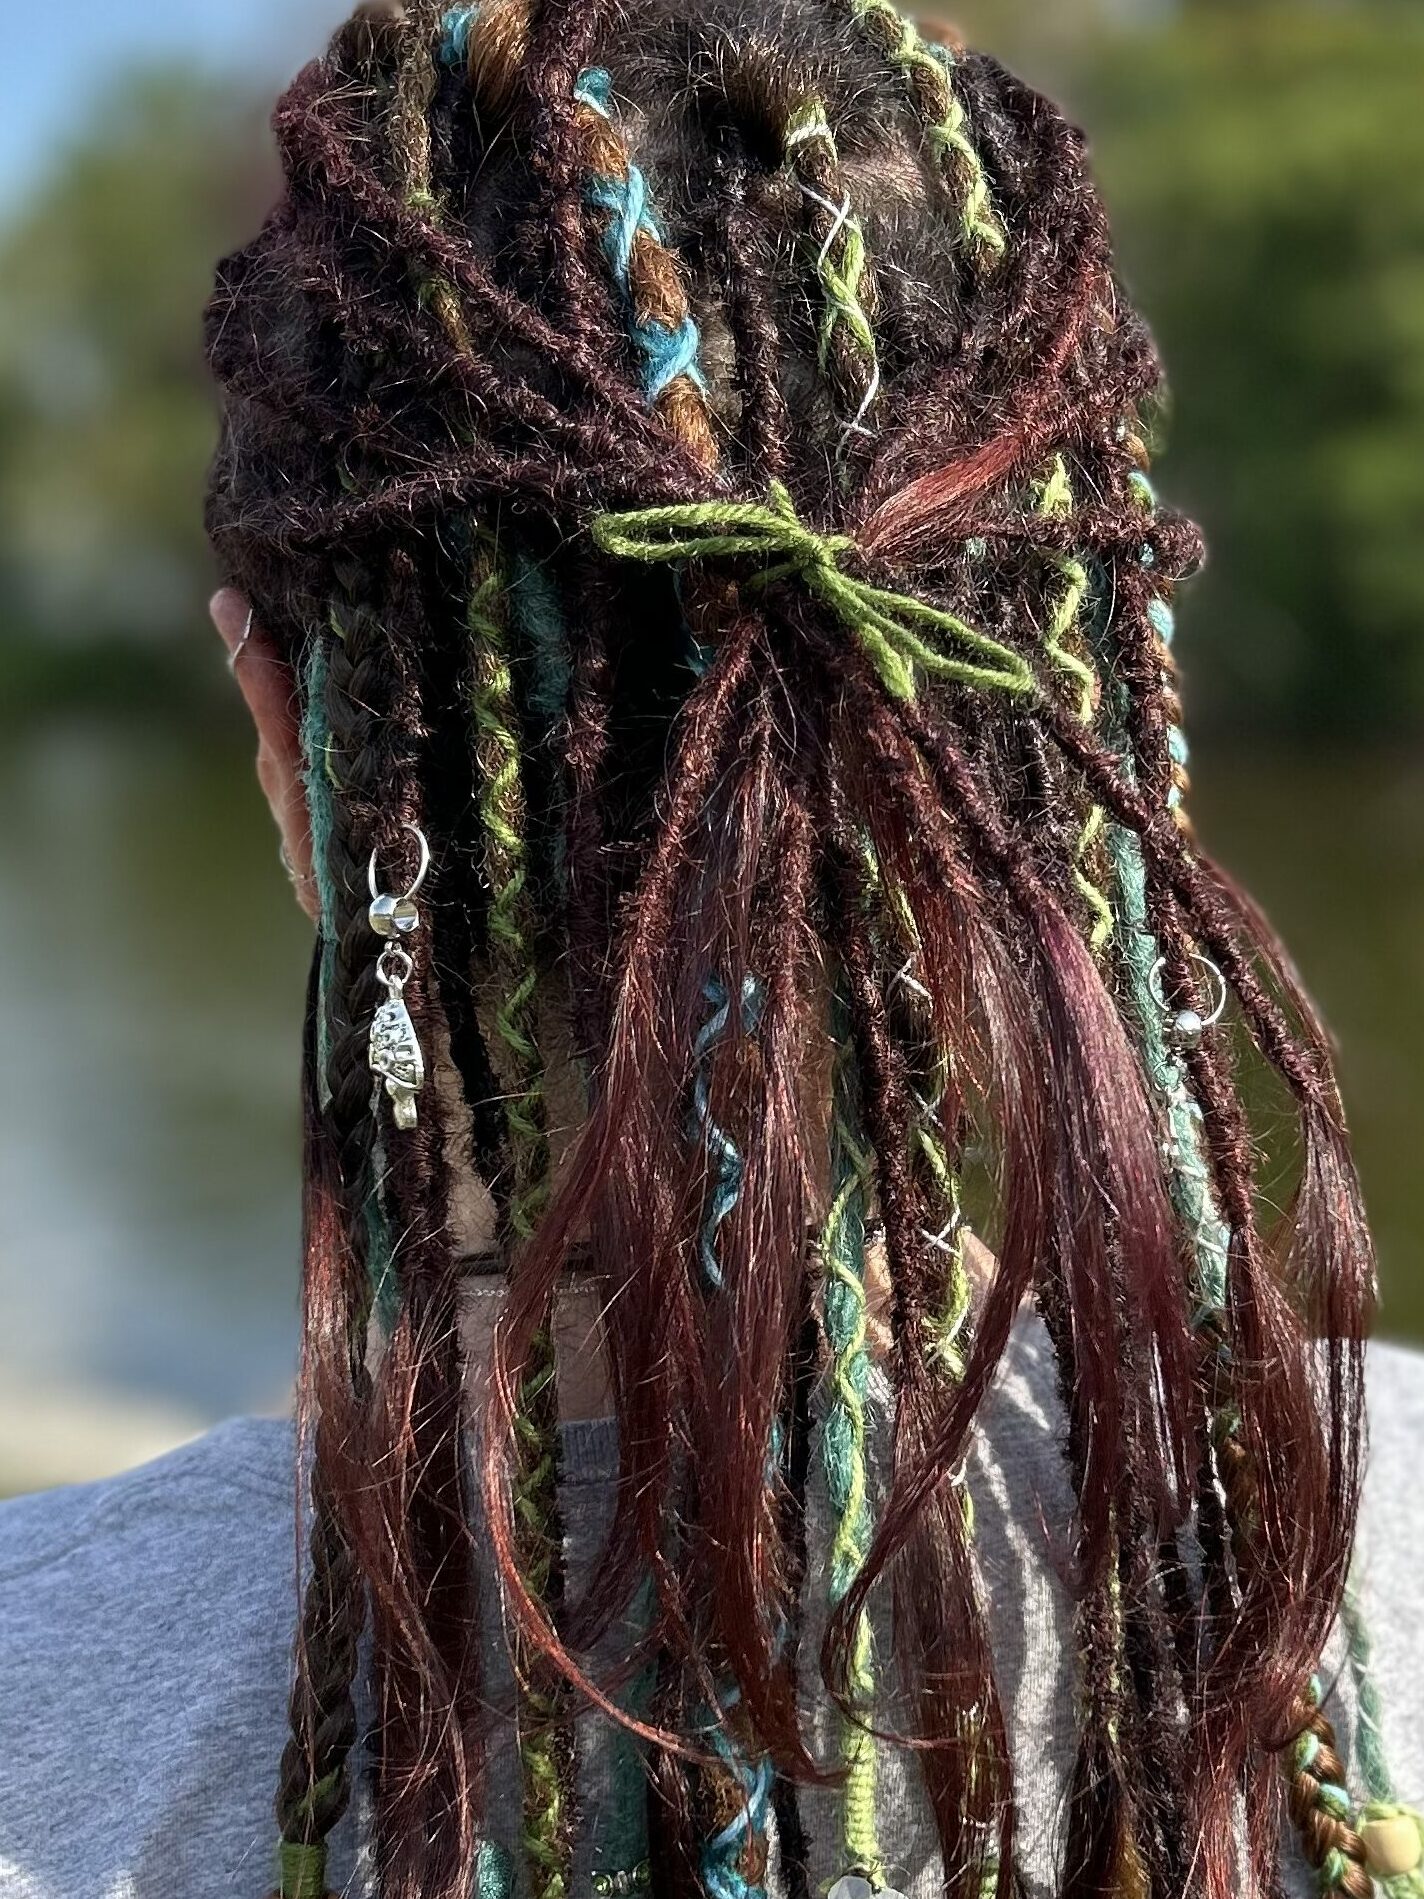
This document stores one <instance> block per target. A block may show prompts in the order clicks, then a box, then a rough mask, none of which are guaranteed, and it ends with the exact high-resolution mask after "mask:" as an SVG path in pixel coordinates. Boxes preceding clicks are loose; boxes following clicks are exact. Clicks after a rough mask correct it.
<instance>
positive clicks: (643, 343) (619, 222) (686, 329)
mask: <svg viewBox="0 0 1424 1899" xmlns="http://www.w3.org/2000/svg"><path fill="white" fill-rule="evenodd" d="M574 98H575V99H576V100H578V102H579V103H580V104H581V105H585V106H587V107H588V108H589V109H590V110H591V111H593V112H597V113H598V114H599V116H600V117H601V118H605V119H611V118H612V116H613V80H612V76H611V75H610V74H609V73H607V72H605V71H604V69H603V68H602V67H601V66H591V67H589V68H588V70H587V71H586V72H585V73H583V74H582V75H581V77H580V79H579V82H578V84H577V86H575V88H574ZM586 195H587V198H588V201H589V203H590V204H591V205H593V206H594V208H595V209H596V210H599V211H606V212H607V213H608V224H607V227H606V228H605V230H604V233H603V252H604V255H605V256H606V257H607V259H608V263H609V267H610V269H611V270H612V272H613V276H614V281H615V282H616V283H617V285H618V287H619V289H620V291H621V292H622V293H623V297H624V299H625V301H626V302H627V304H628V306H629V309H630V311H631V310H632V307H633V301H634V299H633V287H632V282H631V276H630V273H631V268H632V262H633V246H634V244H635V243H636V241H637V238H638V234H639V232H640V231H642V232H646V233H647V235H648V236H649V237H650V238H652V239H653V241H654V242H655V243H658V244H661V243H662V242H663V234H662V229H661V227H660V225H659V224H658V221H657V219H656V217H655V216H654V214H653V209H652V205H651V203H650V201H649V195H648V181H647V179H646V178H645V177H644V175H643V173H642V172H641V171H640V170H639V169H638V167H637V166H636V165H634V164H632V163H630V164H629V166H628V176H627V177H626V178H613V177H609V176H607V175H600V176H595V177H593V178H590V179H589V181H588V185H587V187H586ZM628 328H629V335H630V336H631V337H632V340H633V344H634V347H635V348H636V350H637V352H638V359H639V363H640V365H641V369H642V385H643V394H644V395H645V396H646V397H647V399H648V401H649V402H650V403H651V402H656V401H657V399H658V397H659V396H660V395H661V394H662V393H663V391H664V390H665V389H666V388H667V387H668V386H669V384H671V383H674V382H676V381H677V379H678V377H679V376H690V377H691V378H692V380H693V382H694V383H696V385H697V387H698V388H699V389H705V388H706V387H707V384H706V381H705V379H704V377H703V374H702V369H701V364H700V357H701V351H702V338H701V335H700V333H699V331H698V328H697V324H696V323H695V322H694V321H693V319H692V318H691V317H688V318H686V319H685V321H683V322H682V323H680V324H677V325H676V326H673V325H669V324H666V323H661V322H657V321H655V320H648V321H644V320H642V319H640V318H638V317H637V316H630V320H629V326H628Z"/></svg>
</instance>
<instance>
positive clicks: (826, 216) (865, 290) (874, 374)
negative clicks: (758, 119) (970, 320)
mask: <svg viewBox="0 0 1424 1899" xmlns="http://www.w3.org/2000/svg"><path fill="white" fill-rule="evenodd" d="M786 159H787V163H788V164H789V165H790V167H791V171H792V174H793V176H794V177H795V179H796V183H797V185H798V186H799V188H800V190H801V194H802V196H803V197H804V198H805V200H806V207H807V211H808V214H809V216H808V224H809V227H810V231H811V235H812V238H813V240H819V249H818V251H817V254H816V274H817V276H818V278H819V279H820V285H821V296H822V311H821V319H820V323H819V324H818V326H817V333H818V345H817V359H818V361H819V363H820V367H821V373H822V375H824V376H828V377H830V378H831V379H832V381H833V383H834V385H835V388H836V394H837V398H838V402H839V406H840V408H841V410H842V412H843V416H844V424H845V426H844V434H843V436H842V446H843V447H844V446H846V445H847V444H848V443H849V441H850V438H851V437H852V436H855V435H861V436H868V435H869V434H870V433H871V431H870V429H869V427H868V418H869V416H870V413H871V410H872V409H873V408H874V406H875V399H876V397H877V396H878V395H879V393H880V354H879V350H878V349H877V347H876V342H875V330H874V327H873V325H872V323H871V309H872V304H873V284H872V281H871V277H870V267H869V259H868V254H867V252H866V247H865V232H864V231H863V229H862V228H861V223H860V219H859V218H858V217H857V216H856V215H855V213H854V211H853V210H852V209H851V202H850V194H849V193H848V192H847V191H846V189H845V186H844V182H843V180H842V178H841V170H840V154H839V152H838V151H837V149H836V140H835V134H834V133H833V132H832V131H831V127H830V123H829V121H828V120H827V118H826V111H825V107H824V106H823V105H822V103H821V101H820V100H819V99H808V100H807V101H806V103H805V104H804V105H802V106H800V107H798V109H797V110H796V111H795V112H794V113H793V114H792V116H791V121H790V123H789V125H788V126H787V128H786Z"/></svg>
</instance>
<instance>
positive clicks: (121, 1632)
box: [0, 1318, 1424, 1899]
mask: <svg viewBox="0 0 1424 1899" xmlns="http://www.w3.org/2000/svg"><path fill="white" fill-rule="evenodd" d="M1369 1384H1370V1402H1371V1415H1372V1444H1373V1448H1372V1456H1371V1463H1370V1470H1369V1477H1368V1481H1367V1485H1366V1495H1365V1511H1364V1521H1363V1528H1362V1541H1361V1551H1360V1562H1359V1567H1358V1571H1357V1576H1358V1580H1359V1581H1360V1583H1361V1586H1362V1589H1363V1593H1364V1598H1365V1604H1366V1610H1367V1614H1368V1616H1369V1619H1370V1624H1371V1631H1372V1634H1373V1636H1374V1640H1375V1645H1376V1653H1377V1671H1378V1681H1379V1685H1380V1688H1381V1691H1382V1694H1383V1698H1384V1738H1385V1743H1386V1746H1387V1749H1388V1752H1389V1755H1390V1758H1391V1764H1392V1766H1393V1769H1394V1774H1395V1779H1396V1781H1397V1783H1398V1788H1399V1792H1400V1795H1401V1797H1402V1798H1405V1799H1407V1800H1410V1801H1411V1804H1416V1805H1417V1804H1418V1803H1419V1802H1420V1800H1421V1799H1424V1744H1422V1742H1421V1737H1424V1640H1421V1630H1424V1565H1421V1563H1420V1560H1419V1559H1420V1552H1421V1549H1424V1485H1421V1483H1420V1478H1419V1473H1420V1465H1421V1460H1424V1358H1421V1357H1418V1356H1416V1355H1414V1354H1412V1353H1409V1352H1405V1351H1401V1350H1399V1349H1397V1348H1391V1347H1388V1346H1382V1345H1381V1346H1375V1347H1374V1348H1372V1352H1371V1362H1370V1376H1369ZM1061 1443H1062V1420H1061V1417H1060V1413H1059V1408H1058V1404H1057V1400H1056V1395H1055V1389H1054V1375H1053V1367H1052V1362H1051V1355H1050V1353H1049V1350H1048V1346H1047V1342H1046V1340H1045V1338H1044V1335H1043V1333H1042V1331H1041V1329H1040V1327H1039V1326H1038V1323H1037V1321H1036V1320H1032V1319H1029V1318H1025V1319H1023V1320H1021V1321H1020V1323H1019V1324H1018V1326H1017V1327H1016V1330H1015V1333H1014V1336H1013V1339H1012V1341H1011V1344H1010V1348H1009V1352H1008V1354H1007V1357H1006V1361H1005V1364H1004V1366H1003V1369H1002V1371H1001V1374H1000V1377H999V1379H998V1382H997V1384H996V1385H995V1388H994V1391H993V1394H992V1396H991V1399H990V1401H989V1405H988V1407H987V1410H986V1414H985V1417H984V1420H983V1429H982V1432H981V1435H980V1440H979V1444H978V1447H977V1450H976V1453H975V1457H974V1460H973V1462H972V1464H971V1467H970V1481H971V1487H972V1490H973V1493H974V1499H975V1505H976V1515H977V1526H976V1536H977V1545H978V1550H979V1555H980V1561H981V1567H982V1573H983V1579H984V1586H985V1591H986V1595H987V1598H988V1601H989V1605H990V1620H991V1629H992V1633H993V1638H994V1647H995V1658H996V1669H997V1675H998V1680H999V1684H1000V1688H1001V1692H1002V1694H1003V1697H1004V1700H1005V1705H1006V1709H1007V1712H1008V1716H1009V1721H1010V1727H1011V1732H1012V1737H1013V1742H1014V1750H1015V1761H1016V1771H1017V1774H1018V1783H1019V1789H1020V1794H1021V1798H1022V1822H1021V1835H1020V1842H1021V1856H1022V1861H1023V1864H1024V1867H1025V1870H1026V1872H1027V1874H1028V1876H1029V1878H1030V1881H1031V1883H1032V1884H1033V1886H1034V1888H1035V1889H1036V1890H1037V1891H1043V1890H1046V1889H1048V1887H1049V1884H1050V1882H1051V1879H1052V1869H1053V1865H1054V1853H1055V1848H1056V1845H1057V1843H1058V1841H1059V1839H1060V1835H1061V1818H1062V1814H1061V1801H1062V1792H1063V1785H1064V1777H1065V1770H1066V1768H1067V1766H1068V1764H1069V1762H1070V1760H1071V1754H1072V1747H1073V1686H1072V1680H1071V1657H1070V1651H1069V1649H1068V1647H1067V1645H1066V1644H1065V1640H1064V1634H1065V1629H1066V1626H1067V1623H1066V1611H1067V1598H1066V1596H1065V1594H1064V1591H1063V1589H1062V1586H1061V1584H1060V1581H1059V1575H1058V1571H1059V1569H1060V1568H1061V1565H1062V1558H1063V1553H1064V1551H1065V1549H1066V1547H1067V1527H1068V1524H1069V1520H1070V1504H1071V1496H1070V1492H1069V1489H1068V1486H1067V1483H1066V1478H1065V1472H1064V1464H1063V1457H1062V1449H1061ZM564 1451H565V1465H564V1468H565V1476H566V1483H567V1490H566V1497H565V1520H566V1523H567V1527H568V1535H569V1561H570V1568H571V1570H575V1571H576V1570H577V1568H578V1567H579V1565H580V1564H584V1565H586V1564H587V1563H588V1562H589V1561H590V1559H591V1557H592V1555H593V1554H594V1552H595V1551H596V1548H597V1543H598V1530H599V1524H600V1522H601V1520H602V1513H603V1508H604V1505H605V1504H606V1499H607V1479H608V1476H609V1473H610V1472H611V1470H612V1469H613V1466H614V1461H615V1447H614V1439H613V1433H612V1428H611V1426H609V1425H608V1424H607V1423H600V1422H593V1423H583V1424H574V1425H570V1426H567V1427H566V1430H565V1444H564ZM293 1490H294V1482H293V1440H292V1430H291V1426H290V1425H289V1424H287V1423H282V1422H275V1421H256V1420H243V1421H240V1422H236V1423H232V1424H227V1425H224V1426H222V1427H221V1428H220V1429H218V1430H216V1431H213V1432H212V1433H210V1434H209V1435H208V1436H207V1437H205V1438H203V1439H201V1440H200V1441H199V1442H197V1443H195V1444H191V1445H189V1446H187V1447H186V1448H184V1449H182V1450H179V1451H176V1452H174V1453H173V1454H172V1455H171V1456H169V1457H165V1458H162V1459H161V1460H160V1461H159V1462H157V1463H155V1464H151V1465H148V1466H147V1467H146V1468H144V1469H141V1470H136V1471H133V1472H131V1473H129V1474H128V1475H126V1476H123V1477H119V1478H116V1479H113V1480H112V1481H109V1482H106V1483H100V1484H93V1485H88V1486H83V1487H80V1488H76V1489H71V1490H64V1491H56V1492H52V1493H49V1494H47V1495H41V1496H35V1497H26V1498H21V1499H19V1500H17V1501H15V1502H13V1503H9V1504H6V1505H5V1506H3V1508H0V1899H172V1895H173V1894H174V1893H177V1892H182V1893H183V1894H185V1895H186V1896H187V1899H226V1895H234V1896H235V1899H236V1896H237V1895H240V1896H241V1899H262V1895H264V1894H265V1893H267V1892H269V1891H270V1890H271V1888H272V1885H273V1883H274V1882H273V1822H272V1818H271V1802H272V1794H273V1788H274V1784H275V1775H276V1768H277V1762H278V1758H279V1756H280V1753H281V1749H282V1744H283V1741H284V1738H285V1699H286V1693H287V1684H288V1671H289V1647H290V1640H291V1632H292V1627H293V1623H294V1617H295V1601H296V1596H295V1590H296V1576H297V1566H298V1556H297V1547H296V1540H295V1530H294V1521H295V1518H294V1508H293ZM810 1508H811V1509H812V1510H813V1511H814V1510H816V1509H818V1508H820V1509H823V1508H824V1500H823V1499H821V1500H818V1499H817V1497H816V1495H815V1494H814V1486H813V1495H812V1497H811V1500H810ZM493 1593H494V1592H493V1591H492V1590H491V1591H488V1592H487V1595H491V1596H492V1595H493ZM487 1634H488V1635H489V1636H490V1638H491V1647H492V1649H493V1647H494V1646H495V1638H496V1637H497V1631H493V1630H492V1631H487ZM806 1646H808V1647H810V1646H812V1645H811V1644H810V1643H808V1644H807V1645H806ZM1323 1672H1324V1680H1325V1682H1326V1686H1327V1690H1328V1698H1327V1704H1326V1706H1327V1711H1328V1712H1329V1713H1330V1714H1331V1715H1332V1717H1333V1718H1334V1719H1335V1720H1336V1722H1337V1725H1338V1727H1339V1728H1340V1731H1341V1736H1342V1741H1343V1742H1344V1743H1345V1744H1346V1746H1347V1747H1349V1746H1350V1745H1351V1744H1352V1736H1353V1732H1354V1721H1355V1711H1354V1699H1353V1693H1352V1690H1351V1688H1350V1685H1349V1680H1348V1670H1347V1669H1345V1667H1344V1665H1343V1646H1342V1644H1341V1642H1340V1641H1339V1640H1338V1639H1337V1641H1336V1642H1335V1644H1334V1645H1333V1648H1332V1652H1331V1653H1330V1654H1329V1655H1327V1658H1326V1667H1325V1670H1324V1671H1323ZM608 1747H609V1738H608V1734H607V1730H606V1725H603V1724H599V1725H595V1724H593V1723H587V1724H585V1729H584V1732H583V1733H582V1734H581V1737H580V1743H579V1778H580V1804H581V1808H582V1812H583V1815H584V1825H583V1827H582V1828H581V1832H582V1833H583V1835H584V1839H585V1844H584V1845H583V1846H582V1847H581V1848H580V1851H579V1855H578V1858H577V1860H576V1864H575V1868H574V1882H573V1886H572V1899H588V1895H589V1894H590V1891H591V1887H590V1884H589V1863H588V1852H589V1848H588V1844H587V1840H588V1838H589V1837H590V1836H591V1835H592V1834H593V1833H595V1832H596V1831H597V1826H598V1816H599V1812H600V1798H601V1795H602V1790H603V1789H605V1788H606V1786H607V1783H608V1776H609V1754H608ZM880 1795H881V1798H880V1837H881V1843H882V1846H883V1848H884V1850H885V1856H886V1859H887V1861H888V1862H889V1864H890V1867H891V1869H892V1872H893V1874H894V1877H895V1883H897V1884H898V1885H900V1886H902V1887H903V1888H904V1889H905V1890H907V1891H909V1892H912V1893H913V1894H914V1899H921V1895H924V1896H925V1899H928V1895H930V1894H931V1893H932V1892H933V1891H934V1890H936V1869H935V1862H934V1855H933V1850H932V1846H931V1843H930V1842H931V1836H930V1834H929V1831H928V1829H927V1826H926V1823H925V1819H924V1815H923V1813H922V1811H921V1809H920V1804H919V1801H918V1798H917V1796H916V1793H915V1789H914V1782H913V1770H911V1772H910V1773H909V1774H906V1773H905V1772H904V1771H903V1770H901V1769H900V1768H898V1767H897V1766H896V1764H895V1763H894V1761H893V1760H892V1761H889V1762H887V1765H886V1768H885V1771H884V1773H883V1775H882V1782H881V1789H880ZM836 1799H837V1796H836V1793H835V1791H834V1789H830V1790H823V1791H818V1792H816V1793H815V1794H814V1795H812V1796H809V1797H808V1798H807V1800H806V1802H805V1813H804V1820H805V1826H806V1830H807V1833H808V1837H809V1842H810V1850H811V1862H810V1873H811V1890H812V1892H813V1893H817V1892H821V1891H824V1890H825V1886H826V1883H827V1882H828V1881H830V1880H831V1879H834V1878H835V1877H836V1875H837V1874H838V1873H840V1872H843V1871H845V1870H846V1868H844V1867H842V1866H840V1865H839V1864H837V1852H836V1838H837V1826H836ZM491 1801H492V1803H493V1807H494V1813H493V1815H492V1821H491V1828H492V1831H493V1832H494V1834H495V1835H496V1836H497V1837H500V1838H503V1839H506V1840H510V1841H512V1840H513V1839H514V1838H516V1837H517V1831H518V1826H517V1798H516V1794H515V1790H514V1786H513V1778H512V1774H511V1773H510V1771H509V1762H508V1760H507V1758H506V1759H505V1760H503V1761H496V1764H495V1768H494V1770H493V1771H492V1784H491ZM604 1805H605V1806H606V1805H607V1802H606V1799H605V1800H604ZM364 1831H365V1827H364V1808H363V1805H362V1802H361V1800H360V1799H358V1801H357V1803H356V1805H355V1808H354V1809H353V1811H352V1813H351V1814H350V1815H348V1817H347V1820H346V1821H345V1822H344V1823H343V1826H342V1828H341V1830H340V1832H339V1834H338V1837H337V1840H336V1846H335V1852H334V1855H333V1862H332V1868H331V1883H332V1885H333V1886H334V1887H335V1888H336V1889H337V1890H339V1891H341V1890H349V1891H350V1892H352V1893H354V1894H365V1893H367V1892H369V1890H370V1885H369V1878H368V1874H367V1870H366V1864H365V1853H364V1850H363V1848H362V1845H361V1840H362V1838H363V1835H364ZM1292 1885H1293V1887H1294V1888H1296V1889H1298V1890H1300V1891H1305V1890H1307V1886H1306V1884H1305V1881H1304V1879H1303V1878H1302V1877H1299V1876H1293V1878H1292Z"/></svg>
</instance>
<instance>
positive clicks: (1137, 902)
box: [1108, 825, 1231, 1331]
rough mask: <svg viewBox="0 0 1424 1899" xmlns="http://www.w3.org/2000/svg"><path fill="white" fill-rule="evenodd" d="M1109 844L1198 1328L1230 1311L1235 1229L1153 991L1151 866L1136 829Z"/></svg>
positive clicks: (1141, 1045)
mask: <svg viewBox="0 0 1424 1899" xmlns="http://www.w3.org/2000/svg"><path fill="white" fill-rule="evenodd" d="M1108 851H1109V855H1110V856H1111V859H1112V866H1113V873H1114V879H1115V881H1116V884H1117V905H1116V908H1117V912H1118V931H1119V938H1118V953H1119V955H1120V956H1121V958H1122V961H1123V965H1124V968H1125V971H1126V974H1127V979H1128V981H1127V986H1128V993H1129V996H1130V998H1131V1001H1132V1006H1133V1012H1134V1014H1135V1015H1136V1017H1137V1024H1138V1030H1139V1037H1138V1052H1139V1054H1140V1055H1141V1057H1142V1061H1143V1065H1144V1067H1145V1068H1146V1070H1147V1078H1148V1080H1149V1082H1150V1083H1151V1084H1152V1089H1153V1092H1154V1094H1155V1095H1156V1096H1157V1098H1158V1100H1159V1101H1160V1102H1161V1103H1162V1105H1163V1107H1164V1109H1165V1111H1166V1115H1167V1132H1168V1141H1169V1145H1170V1147H1171V1155H1172V1166H1171V1176H1170V1180H1169V1188H1170V1192H1171V1196H1172V1204H1173V1206H1174V1207H1175V1208H1176V1210H1177V1214H1178V1217H1179V1218H1180V1219H1181V1221H1182V1223H1183V1225H1184V1226H1185V1227H1186V1230H1187V1232H1188V1233H1189V1234H1190V1235H1191V1238H1192V1248H1193V1253H1194V1255H1195V1260H1196V1272H1197V1283H1196V1300H1197V1305H1196V1308H1195V1310H1194V1312H1193V1314H1192V1324H1193V1328H1194V1329H1195V1330H1197V1331H1200V1330H1201V1329H1202V1327H1203V1326H1205V1325H1208V1324H1210V1323H1213V1322H1215V1321H1218V1320H1219V1319H1220V1318H1221V1317H1222V1315H1223V1314H1224V1312H1225V1310H1226V1299H1227V1283H1226V1280H1227V1261H1228V1258H1229V1256H1230V1246H1231V1231H1230V1228H1229V1227H1228V1226H1227V1224H1226V1222H1225V1221H1224V1220H1223V1219H1222V1217H1221V1214H1220V1212H1219V1210H1218V1208H1217V1204H1216V1195H1215V1193H1214V1192H1213V1190H1212V1184H1211V1176H1210V1173H1209V1171H1208V1167H1207V1160H1206V1150H1205V1138H1204V1134H1203V1129H1202V1114H1201V1109H1200V1107H1199V1106H1198V1105H1197V1102H1196V1101H1195V1099H1194V1098H1193V1095H1192V1092H1191V1088H1190V1086H1189V1084H1188V1079H1187V1072H1186V1069H1185V1067H1184V1065H1183V1064H1182V1062H1181V1061H1179V1060H1178V1059H1177V1057H1176V1056H1175V1055H1174V1054H1173V1053H1172V1051H1171V1049H1170V1048H1169V1047H1168V1044H1167V1035H1166V1029H1165V1026H1164V1023H1163V1009H1162V1005H1161V1003H1160V1001H1159V1000H1158V999H1157V997H1156V996H1155V995H1154V994H1153V985H1152V972H1153V970H1154V969H1155V968H1156V966H1157V960H1158V957H1159V955H1160V953H1161V952H1160V950H1159V948H1158V944H1157V939H1156V937H1155V936H1154V935H1153V934H1152V931H1151V928H1150V926H1149V923H1148V918H1147V867H1146V864H1145V863H1144V861H1143V855H1142V846H1141V844H1140V843H1139V842H1138V840H1137V838H1136V837H1135V836H1134V834H1133V833H1132V832H1131V831H1126V830H1123V829H1122V828H1121V827H1120V826H1118V825H1110V826H1109V828H1108Z"/></svg>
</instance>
